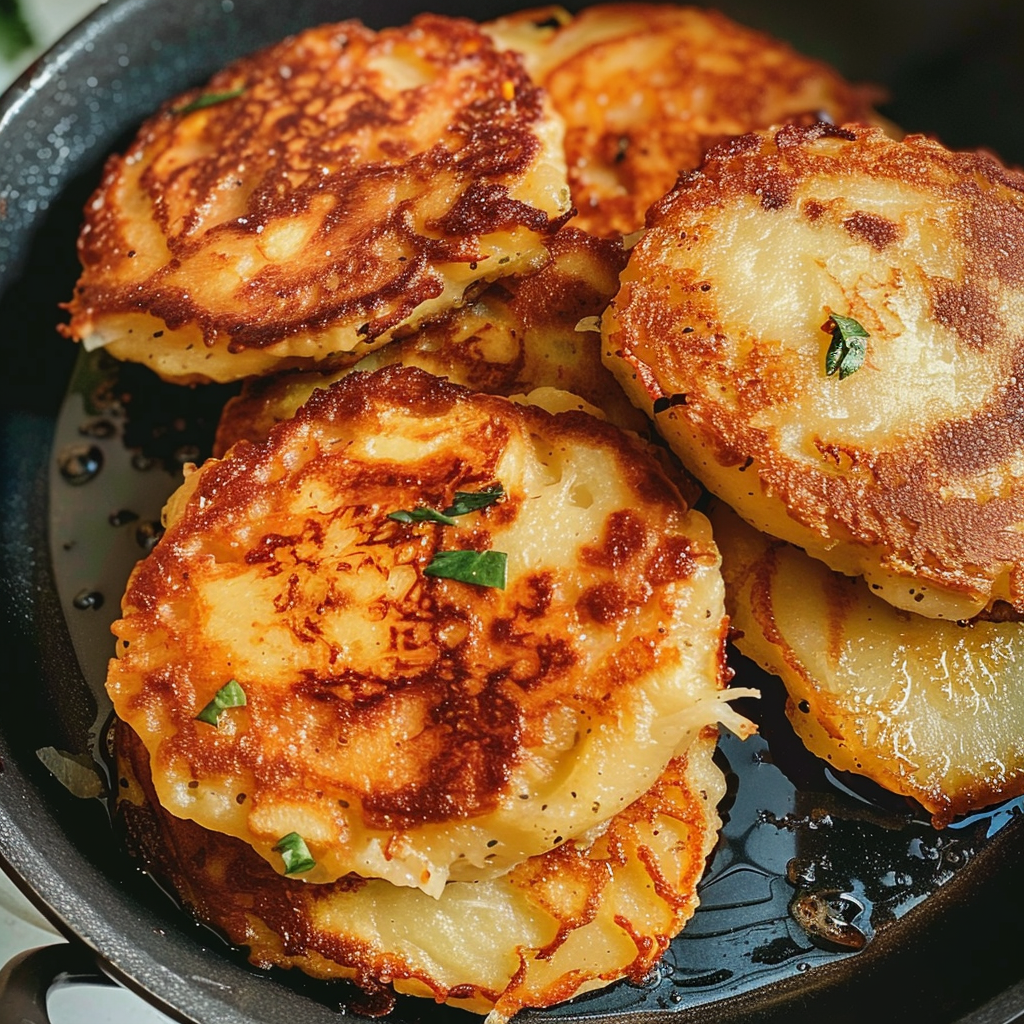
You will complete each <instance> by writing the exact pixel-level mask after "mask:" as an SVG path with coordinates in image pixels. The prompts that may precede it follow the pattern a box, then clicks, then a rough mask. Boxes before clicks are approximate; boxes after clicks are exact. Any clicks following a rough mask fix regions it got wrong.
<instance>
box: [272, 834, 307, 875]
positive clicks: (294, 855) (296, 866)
mask: <svg viewBox="0 0 1024 1024" xmlns="http://www.w3.org/2000/svg"><path fill="white" fill-rule="evenodd" d="M274 852H275V853H279V854H281V860H282V861H284V873H285V874H286V875H300V874H302V872H304V871H310V870H312V869H313V868H315V867H316V861H315V860H313V857H312V856H311V855H310V852H309V847H308V846H307V845H306V840H305V839H303V838H302V836H300V835H299V833H298V832H289V833H288V835H286V836H282V837H281V838H280V839H279V840H278V841H277V845H276V846H275V847H274Z"/></svg>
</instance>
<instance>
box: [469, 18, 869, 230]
mask: <svg viewBox="0 0 1024 1024" xmlns="http://www.w3.org/2000/svg"><path fill="white" fill-rule="evenodd" d="M486 28H487V29H488V31H490V32H491V33H492V34H493V35H494V36H495V37H496V38H497V39H498V40H499V41H500V42H501V43H503V44H504V45H506V46H509V47H511V48H513V49H516V50H519V51H521V52H522V53H523V54H524V55H525V57H526V59H527V66H528V67H529V69H530V72H531V74H532V75H533V77H534V79H535V80H536V81H537V82H539V83H540V84H541V85H543V86H544V88H545V89H547V90H548V92H550V94H551V98H552V100H553V102H554V104H555V108H556V109H557V111H558V113H559V114H561V116H562V117H563V118H564V119H565V122H566V135H565V150H566V160H567V163H568V168H569V184H570V187H571V190H572V198H573V202H574V203H575V205H576V207H577V208H578V211H579V212H578V214H577V216H576V218H575V220H574V221H573V223H575V224H576V225H578V226H579V227H581V228H583V229H584V230H586V231H590V232H592V233H594V234H597V235H611V234H616V233H619V234H628V233H630V232H633V231H636V230H638V229H639V228H641V227H643V224H644V213H645V212H646V210H647V208H648V207H649V206H650V205H651V204H652V203H653V202H654V201H655V200H657V199H660V198H661V197H662V196H663V195H664V194H665V193H666V192H667V191H668V190H669V189H670V188H671V187H672V186H673V185H674V184H675V182H676V178H677V177H678V175H679V174H680V172H682V171H689V170H692V169H693V168H695V167H696V166H697V165H698V164H699V163H700V160H701V158H702V157H703V155H704V152H705V150H707V149H708V148H709V147H710V146H712V145H714V144H715V143H718V142H721V141H722V140H723V139H725V138H726V137H728V136H731V135H740V134H742V133H743V132H747V131H750V130H751V129H755V128H768V127H770V126H771V125H775V124H782V123H788V122H794V121H800V122H804V123H806V122H809V121H817V120H821V119H823V118H824V119H830V120H833V121H837V122H839V121H861V120H864V121H869V120H877V117H876V115H875V114H874V112H873V111H872V109H871V103H872V102H873V100H874V99H875V98H876V97H875V95H874V93H873V92H872V91H870V90H868V89H865V88H863V87H856V86H853V85H850V84H849V83H848V82H846V81H844V79H843V78H841V77H840V76H839V74H837V73H836V71H834V70H833V69H832V68H831V67H829V66H828V65H826V64H823V63H821V62H820V61H816V60H812V59H810V58H808V57H804V56H802V55H801V54H799V53H797V52H795V51H794V50H793V49H792V48H791V47H789V46H787V45H786V44H785V43H782V42H780V41H779V40H776V39H773V38H771V37H770V36H767V35H765V34H764V33H762V32H757V31H755V30H753V29H749V28H745V27H744V26H742V25H738V24H736V23H735V22H734V21H731V20H730V19H729V18H727V17H725V16H724V15H722V14H720V13H718V12H717V11H712V10H704V9H701V8H697V7H681V6H676V5H673V4H647V3H612V4H601V5H596V6H594V7H589V8H586V9H584V10H583V11H581V12H580V13H579V14H577V15H575V16H572V15H570V14H569V13H568V12H566V11H565V10H564V9H562V8H560V7H543V8H539V9H535V10H528V11H524V12H520V13H517V14H512V15H510V16H508V17H507V18H501V19H499V20H497V21H495V22H492V23H490V24H488V25H487V26H486Z"/></svg>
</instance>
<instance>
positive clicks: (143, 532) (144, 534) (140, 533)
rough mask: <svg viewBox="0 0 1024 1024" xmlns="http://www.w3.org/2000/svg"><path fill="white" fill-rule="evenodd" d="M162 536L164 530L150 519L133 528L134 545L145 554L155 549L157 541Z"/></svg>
mask: <svg viewBox="0 0 1024 1024" xmlns="http://www.w3.org/2000/svg"><path fill="white" fill-rule="evenodd" d="M163 535H164V528H163V527H162V526H161V525H160V524H159V523H158V522H155V521H154V520H152V519H146V520H144V521H143V522H141V523H139V525H138V526H137V527H136V528H135V540H136V543H137V544H138V545H139V547H140V548H142V550H143V551H145V552H146V553H147V554H148V553H149V552H150V551H152V550H153V548H155V547H156V543H157V541H158V540H159V539H160V538H161V537H162V536H163Z"/></svg>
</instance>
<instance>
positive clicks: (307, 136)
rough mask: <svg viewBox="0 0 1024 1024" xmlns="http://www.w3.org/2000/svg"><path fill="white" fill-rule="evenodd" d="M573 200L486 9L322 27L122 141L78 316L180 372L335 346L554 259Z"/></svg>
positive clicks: (345, 347)
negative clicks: (550, 254) (555, 241)
mask: <svg viewBox="0 0 1024 1024" xmlns="http://www.w3.org/2000/svg"><path fill="white" fill-rule="evenodd" d="M569 209H570V200H569V193H568V188H567V184H566V177H565V165H564V157H563V154H562V131H561V124H560V122H559V121H558V119H557V118H556V117H555V116H554V115H553V114H552V112H551V111H550V109H549V106H548V104H547V102H546V100H545V98H544V95H543V93H542V92H541V90H539V89H538V88H537V87H536V86H535V85H534V84H533V83H532V82H531V81H530V79H529V77H528V76H527V74H526V72H525V70H524V69H523V66H522V63H521V61H520V60H519V59H518V58H517V57H516V56H515V55H513V54H511V53H508V52H499V51H498V50H497V49H496V48H495V47H494V45H493V44H492V43H491V41H490V39H489V38H488V37H487V36H485V35H484V34H483V33H482V32H481V31H480V30H479V29H478V28H477V27H476V26H475V25H474V24H473V23H471V22H469V21H464V20H459V19H452V18H445V17H441V16H435V15H422V16H420V17H418V18H417V19H416V20H415V21H414V22H413V23H412V24H411V25H409V26H405V27H402V28H391V29H385V30H382V31H380V32H372V31H370V30H369V29H367V28H365V27H364V26H363V25H361V24H360V23H358V22H355V21H347V22H342V23H340V24H336V25H326V26H322V27H319V28H314V29H310V30H308V31H305V32H302V33H300V34H298V35H296V36H294V37H292V38H290V39H286V40H284V41H283V42H281V43H279V44H277V45H275V46H272V47H270V48H268V49H266V50H264V51H261V52H259V53H257V54H254V55H253V56H250V57H247V58H244V59H242V60H239V61H237V62H236V63H234V64H232V65H231V66H229V67H228V68H226V69H225V70H223V71H221V72H219V73H218V74H216V75H215V76H214V77H213V78H212V79H211V80H210V82H209V83H208V84H207V85H206V86H204V87H203V88H202V89H201V90H193V91H192V92H189V93H187V94H185V95H184V96H180V97H178V98H176V99H173V100H170V101H169V102H167V103H166V104H164V106H163V107H162V108H161V110H160V111H159V112H158V113H157V114H156V115H154V116H153V117H152V118H150V119H149V120H148V121H146V123H145V124H144V125H143V126H142V127H141V128H140V130H139V133H138V135H137V137H136V139H135V141H134V142H133V143H132V145H131V146H130V147H129V149H128V150H127V152H125V153H124V154H123V155H117V156H113V157H111V159H110V160H109V161H108V164H107V167H106V170H105V173H104V176H103V180H102V183H101V184H100V186H99V188H98V190H97V191H96V193H95V194H94V196H93V197H92V199H91V200H90V202H89V203H88V204H87V206H86V210H85V217H86V219H85V224H84V227H83V229H82V232H81V236H80V239H79V255H80V257H81V261H82V266H83V270H82V274H81V277H80V279H79V282H78V285H77V287H76V289H75V294H74V297H73V299H72V300H71V302H70V303H69V304H68V308H69V310H70V312H71V320H70V323H69V324H68V325H67V326H66V333H67V334H68V335H69V336H70V337H72V338H74V339H76V340H80V341H82V342H84V343H85V345H86V346H87V347H89V348H94V347H98V346H101V345H105V346H106V347H107V349H108V351H109V352H110V353H111V354H112V355H114V356H116V357H118V358H120V359H130V360H135V361H139V362H143V363H145V364H146V365H148V366H150V367H152V368H153V369H154V370H155V371H156V372H157V373H158V374H160V376H162V377H164V378H166V379H168V380H175V381H181V382H192V381H204V380H215V381H228V380H237V379H240V378H242V377H245V376H248V375H251V374H259V373H266V372H270V371H272V370H276V369H280V368H285V367H289V366H302V367H312V366H314V365H317V364H321V363H324V362H329V361H332V360H334V361H337V360H338V359H341V358H344V357H346V356H347V355H348V354H349V353H352V352H354V351H355V352H360V351H365V350H367V349H369V348H372V347H373V346H375V345H378V344H381V343H383V342H384V341H386V340H388V339H389V338H391V337H393V336H394V335H395V334H396V333H400V332H401V331H402V330H404V329H406V328H408V327H409V326H410V325H415V324H417V323H420V322H422V321H424V320H426V319H428V318H430V317H432V316H436V315H438V314H439V313H441V312H443V311H445V310H447V309H449V308H451V307H452V306H453V305H456V304H458V303H459V302H461V301H462V299H463V297H464V296H465V294H466V293H467V291H472V289H473V288H474V287H476V286H478V285H479V284H480V283H482V282H486V281H490V280H494V279H495V278H498V277H501V276H504V275H506V274H511V273H516V272H519V271H523V270H526V269H529V268H530V267H532V266H533V265H534V264H535V262H536V261H538V260H543V259H544V258H546V252H545V250H544V248H543V244H542V242H543V238H544V237H545V235H546V234H547V233H548V232H549V231H550V230H552V228H553V226H554V225H555V224H556V223H557V222H559V220H560V219H561V218H562V217H563V216H564V215H565V214H567V212H568V211H569Z"/></svg>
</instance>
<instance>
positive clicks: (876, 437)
mask: <svg viewBox="0 0 1024 1024" xmlns="http://www.w3.org/2000/svg"><path fill="white" fill-rule="evenodd" d="M1022 254H1024V174H1021V173H1019V172H1017V171H1012V170H1008V169H1006V168H1005V167H1003V166H1002V165H1001V164H1000V163H999V162H998V161H997V160H996V159H995V158H994V157H992V156H990V155H988V154H985V153H957V152H952V151H950V150H948V149H946V148H944V147H943V146H942V145H940V144H939V143H938V142H935V141H932V140H929V139H926V138H924V137H921V136H914V137H908V138H906V139H904V140H902V141H895V140H893V139H890V138H887V137H886V136H885V134H883V133H882V132H881V131H880V130H878V129H873V128H866V127H862V126H856V125H847V126H845V127H836V126H831V125H826V124H819V125H814V126H810V127H786V128H782V129H781V130H778V131H770V132H756V133H750V134H748V135H745V136H742V137H740V138H738V139H736V140H734V141H731V142H729V143H725V144H723V145H722V146H720V147H718V148H716V149H714V150H712V151H711V152H710V153H709V154H708V157H707V159H706V160H705V162H704V163H703V165H702V166H701V168H700V170H698V171H696V172H694V173H692V174H690V175H688V176H687V177H685V178H683V179H682V180H681V181H680V183H679V185H678V186H677V187H676V188H675V189H674V190H673V191H672V192H671V193H670V194H669V195H668V196H667V197H666V198H665V199H664V200H663V201H662V202H660V203H658V204H657V205H656V206H655V207H654V209H653V210H652V211H651V217H650V229H649V230H648V232H647V234H646V235H645V237H644V238H643V239H642V240H641V241H640V242H639V243H638V244H637V246H636V247H635V248H634V249H633V250H632V253H631V256H630V261H629V264H628V266H627V268H626V270H625V272H624V274H623V278H622V282H623V283H622V290H621V291H620V293H619V294H618V295H617V296H616V298H615V299H614V300H613V302H612V305H611V308H610V312H609V314H608V315H607V316H606V317H605V318H604V320H603V330H604V332H605V352H604V355H605V359H606V362H607V363H608V365H609V366H610V367H611V369H612V370H613V371H614V372H615V374H616V376H617V377H618V379H619V381H620V382H621V383H622V385H623V386H624V387H625V389H626V390H627V392H628V393H629V394H630V396H631V398H632V399H633V401H634V402H635V403H636V404H637V405H638V406H640V407H641V408H643V409H645V410H647V411H648V412H649V413H650V414H651V415H652V416H653V417H654V418H655V420H656V424H657V426H658V429H659V430H660V432H661V433H662V435H663V436H664V437H665V438H666V439H667V440H668V442H669V443H670V444H671V445H672V447H673V448H674V449H675V451H676V453H677V454H678V455H679V457H680V458H681V459H682V460H683V462H684V464H686V466H687V467H688V468H689V470H690V471H691V472H692V473H693V474H694V475H695V476H697V477H698V479H700V480H701V481H702V482H703V483H704V484H705V485H706V486H707V488H708V489H709V490H710V491H712V492H714V493H715V494H717V495H718V496H720V497H721V498H722V499H723V500H725V501H726V502H727V503H728V504H730V505H731V506H732V507H733V508H734V509H735V510H736V511H737V512H739V514H740V515H741V516H742V517H743V518H744V519H746V520H747V521H748V522H750V523H751V524H752V525H754V526H755V527H757V528H758V529H761V530H764V531H765V532H767V533H770V534H772V535H774V536H777V537H780V538H782V539H783V540H788V541H790V542H792V543H794V544H796V545H798V546H800V547H802V548H805V549H806V550H807V551H808V553H810V554H811V555H814V556H815V557H817V558H820V559H822V560H823V561H825V562H826V563H827V564H828V565H829V566H831V567H832V568H833V569H836V570H838V571H840V572H843V573H846V574H849V575H864V576H865V577H866V578H867V579H868V581H869V582H870V583H871V585H872V587H873V588H874V589H875V592H876V593H877V594H879V595H880V596H881V597H883V598H885V599H886V600H888V601H889V602H891V603H892V604H894V605H896V606H898V607H902V608H906V609H908V610H910V611H913V612H917V613H920V614H924V615H928V616H937V617H943V618H950V619H966V618H972V617H973V616H974V615H975V614H976V613H977V612H978V611H979V610H980V609H983V608H985V607H986V606H989V605H990V604H991V603H992V602H994V601H1005V602H1008V603H1009V604H1010V605H1012V606H1013V607H1014V608H1015V609H1016V610H1017V611H1018V612H1021V611H1024V571H1022V567H1024V482H1022V481H1024V416H1022V415H1021V408H1022V403H1024V349H1022V348H1021V346H1020V343H1019V336H1020V325H1021V324H1022V323H1024V255H1022Z"/></svg>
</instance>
